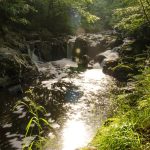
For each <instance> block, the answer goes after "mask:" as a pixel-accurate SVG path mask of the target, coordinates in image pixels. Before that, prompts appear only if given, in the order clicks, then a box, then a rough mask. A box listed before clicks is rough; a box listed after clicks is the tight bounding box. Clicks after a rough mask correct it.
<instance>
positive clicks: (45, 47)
mask: <svg viewBox="0 0 150 150" xmlns="http://www.w3.org/2000/svg"><path fill="white" fill-rule="evenodd" d="M27 43H28V45H29V46H30V50H31V52H34V54H35V55H36V56H38V58H39V59H40V60H42V61H46V62H47V61H53V60H59V59H62V58H65V57H66V56H67V50H66V49H67V48H66V47H67V43H66V42H65V39H64V38H63V37H61V38H60V39H59V38H54V37H53V38H52V37H51V39H49V40H48V41H43V40H32V41H28V42H27Z"/></svg>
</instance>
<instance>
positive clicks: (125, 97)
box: [90, 67, 150, 150]
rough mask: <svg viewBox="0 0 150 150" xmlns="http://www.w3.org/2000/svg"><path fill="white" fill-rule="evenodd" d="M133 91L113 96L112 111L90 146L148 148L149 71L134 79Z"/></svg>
mask: <svg viewBox="0 0 150 150" xmlns="http://www.w3.org/2000/svg"><path fill="white" fill-rule="evenodd" d="M134 84H135V88H134V90H133V91H132V92H125V91H122V92H121V93H120V94H119V95H115V96H113V103H114V104H115V105H114V106H115V108H117V111H115V113H114V115H113V117H112V118H109V119H108V120H107V121H106V122H105V123H104V124H103V126H102V127H101V128H100V129H99V131H98V132H97V134H96V136H95V137H94V139H93V140H92V142H91V143H90V145H91V146H94V147H96V149H97V150H149V149H150V68H149V67H147V68H145V70H144V71H143V73H142V74H141V75H138V76H136V77H135V81H134Z"/></svg>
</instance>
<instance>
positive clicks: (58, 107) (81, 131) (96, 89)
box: [0, 59, 113, 150]
mask: <svg viewBox="0 0 150 150" xmlns="http://www.w3.org/2000/svg"><path fill="white" fill-rule="evenodd" d="M37 66H38V68H39V71H40V72H42V74H45V77H44V78H41V79H40V81H37V82H38V84H37V85H36V84H35V85H32V86H31V87H30V88H32V89H34V90H35V91H38V92H37V93H42V96H41V98H42V99H41V100H43V99H44V101H47V103H50V104H48V105H47V106H46V108H47V111H48V114H46V115H47V116H48V118H49V122H50V123H51V124H52V127H53V128H54V129H55V131H56V133H57V136H55V135H53V134H52V133H51V132H49V133H47V135H48V137H49V142H48V143H47V144H46V146H45V147H46V148H45V149H46V150H76V149H78V148H81V147H84V146H86V145H87V144H88V143H89V142H90V140H91V139H92V138H93V136H94V135H95V134H96V131H97V129H98V128H99V127H100V126H101V124H102V123H103V121H104V120H105V119H106V118H107V117H108V112H109V106H110V101H109V99H110V89H111V88H112V87H113V80H112V78H111V77H109V76H107V75H105V74H104V73H103V72H102V69H101V67H100V66H99V65H98V64H95V66H94V68H93V69H86V70H83V71H81V72H77V71H76V70H74V71H72V69H74V67H77V64H76V63H74V62H72V61H71V60H69V59H62V60H59V61H54V62H48V63H41V62H40V63H37ZM70 67H71V69H70ZM39 87H40V88H39ZM42 88H43V89H42ZM45 91H46V92H45ZM4 98H7V96H3V99H4ZM52 101H53V102H52ZM8 105H13V103H7V104H5V107H7V106H8ZM10 108H12V107H10ZM17 109H18V110H15V111H14V110H13V109H10V111H9V113H8V111H3V113H1V114H2V115H1V116H0V119H1V122H0V130H1V132H0V136H1V138H0V149H1V150H5V149H6V150H20V149H21V147H22V139H23V133H24V132H23V129H25V126H26V122H25V120H27V112H25V111H24V109H23V108H22V107H19V108H17ZM6 112H7V113H6Z"/></svg>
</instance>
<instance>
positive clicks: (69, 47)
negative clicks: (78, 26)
mask: <svg viewBox="0 0 150 150" xmlns="http://www.w3.org/2000/svg"><path fill="white" fill-rule="evenodd" d="M75 41H76V37H72V38H71V39H69V40H68V42H67V58H69V59H72V52H73V48H74V44H75Z"/></svg>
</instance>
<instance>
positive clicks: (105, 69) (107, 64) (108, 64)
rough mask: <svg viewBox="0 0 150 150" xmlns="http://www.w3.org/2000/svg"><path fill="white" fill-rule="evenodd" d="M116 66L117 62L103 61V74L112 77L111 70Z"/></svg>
mask: <svg viewBox="0 0 150 150" xmlns="http://www.w3.org/2000/svg"><path fill="white" fill-rule="evenodd" d="M117 65H118V61H117V60H111V61H105V62H104V65H103V72H104V73H105V74H108V75H110V76H113V68H114V67H116V66H117Z"/></svg>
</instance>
